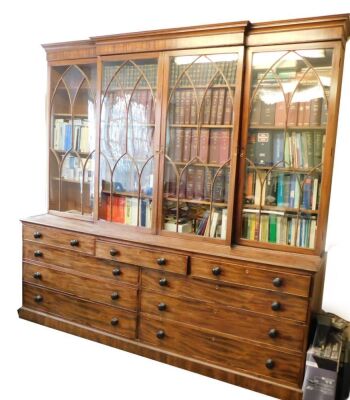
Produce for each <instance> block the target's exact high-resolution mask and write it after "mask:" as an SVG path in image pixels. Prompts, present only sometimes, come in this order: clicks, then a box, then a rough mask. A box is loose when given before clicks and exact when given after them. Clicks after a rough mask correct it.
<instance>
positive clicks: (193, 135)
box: [191, 129, 199, 160]
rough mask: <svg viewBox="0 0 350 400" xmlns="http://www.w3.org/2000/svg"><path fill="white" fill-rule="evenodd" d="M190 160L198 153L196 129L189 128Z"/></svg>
mask: <svg viewBox="0 0 350 400" xmlns="http://www.w3.org/2000/svg"><path fill="white" fill-rule="evenodd" d="M191 131H192V132H191V160H192V158H194V157H196V156H197V155H198V154H199V148H198V143H199V140H198V139H199V138H198V132H197V129H191Z"/></svg>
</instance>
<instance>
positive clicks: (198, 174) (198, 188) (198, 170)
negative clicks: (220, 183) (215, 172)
mask: <svg viewBox="0 0 350 400" xmlns="http://www.w3.org/2000/svg"><path fill="white" fill-rule="evenodd" d="M204 178H205V171H204V168H203V167H195V170H194V177H193V180H194V189H193V192H194V194H193V198H194V199H198V200H202V199H203V198H204Z"/></svg>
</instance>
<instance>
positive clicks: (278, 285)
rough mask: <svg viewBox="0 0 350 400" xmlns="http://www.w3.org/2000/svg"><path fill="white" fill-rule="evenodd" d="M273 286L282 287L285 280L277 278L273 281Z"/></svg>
mask: <svg viewBox="0 0 350 400" xmlns="http://www.w3.org/2000/svg"><path fill="white" fill-rule="evenodd" d="M272 284H273V286H275V287H281V286H282V285H283V279H282V278H279V277H277V278H275V279H273V281H272Z"/></svg>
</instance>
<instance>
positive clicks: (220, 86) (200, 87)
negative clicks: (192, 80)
mask: <svg viewBox="0 0 350 400" xmlns="http://www.w3.org/2000/svg"><path fill="white" fill-rule="evenodd" d="M193 86H194V87H195V89H206V88H207V87H208V85H195V84H194V85H193ZM193 86H192V85H181V86H174V85H170V86H169V89H193ZM229 87H230V88H235V87H236V83H231V84H230V83H229ZM212 88H225V89H227V85H226V84H224V83H220V84H215V85H210V86H209V88H208V89H212Z"/></svg>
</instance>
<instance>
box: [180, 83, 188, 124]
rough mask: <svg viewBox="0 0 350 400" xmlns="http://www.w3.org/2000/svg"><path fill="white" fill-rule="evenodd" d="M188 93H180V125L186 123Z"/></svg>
mask: <svg viewBox="0 0 350 400" xmlns="http://www.w3.org/2000/svg"><path fill="white" fill-rule="evenodd" d="M185 96H186V91H185V90H181V91H180V109H179V124H184V123H185V102H186V97H185Z"/></svg>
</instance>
